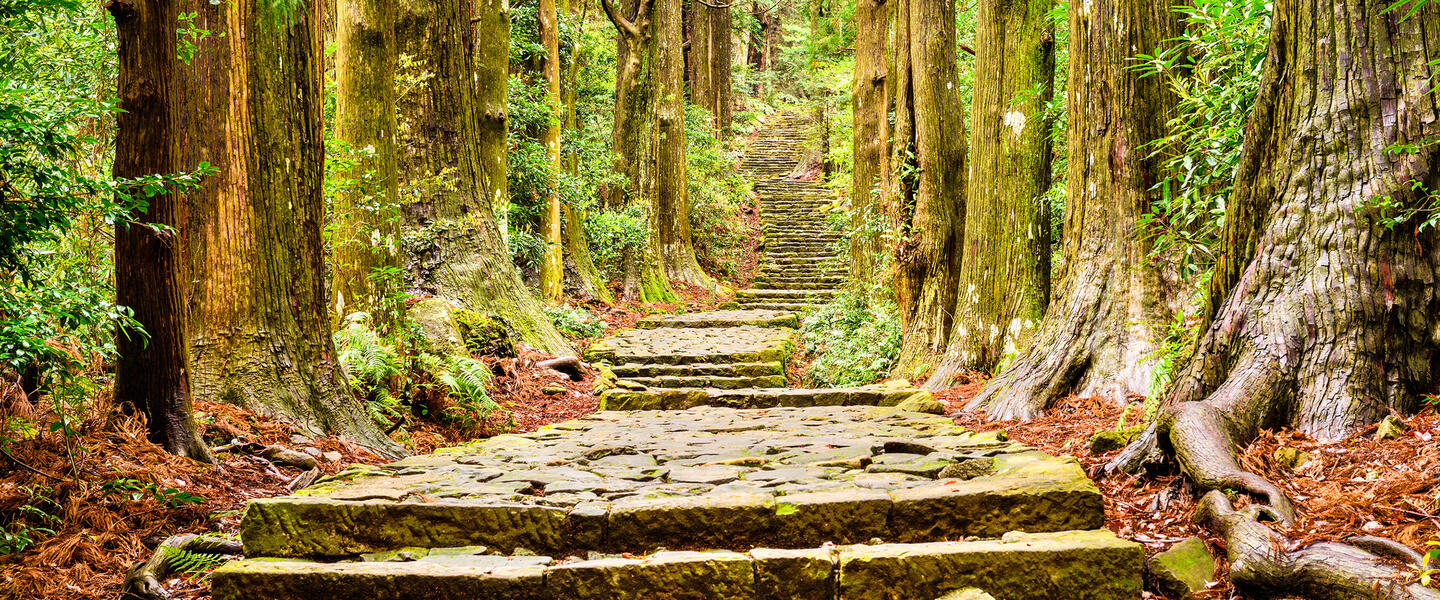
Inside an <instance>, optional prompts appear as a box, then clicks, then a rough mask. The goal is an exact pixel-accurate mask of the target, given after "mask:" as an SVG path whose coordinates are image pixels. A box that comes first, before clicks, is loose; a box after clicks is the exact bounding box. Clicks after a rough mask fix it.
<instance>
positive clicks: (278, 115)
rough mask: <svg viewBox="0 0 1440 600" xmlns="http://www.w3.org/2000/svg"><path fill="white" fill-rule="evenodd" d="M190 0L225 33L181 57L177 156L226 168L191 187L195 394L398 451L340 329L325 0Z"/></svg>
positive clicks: (207, 23) (199, 19)
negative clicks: (331, 236) (328, 220)
mask: <svg viewBox="0 0 1440 600" xmlns="http://www.w3.org/2000/svg"><path fill="white" fill-rule="evenodd" d="M268 7H269V5H268V4H264V3H262V2H259V1H258V0H239V1H236V2H225V3H221V4H212V3H209V2H203V1H199V0H192V1H189V2H187V5H186V6H182V8H181V10H183V11H186V12H195V13H196V14H197V16H196V19H195V26H196V27H198V28H201V29H206V30H209V31H216V32H225V35H224V36H223V37H221V36H212V37H210V38H207V39H206V40H204V41H203V42H202V43H201V44H200V45H199V47H198V48H197V49H196V51H195V54H194V57H193V59H192V63H191V65H190V66H189V67H187V68H185V69H180V70H179V78H180V80H181V83H180V85H182V86H184V87H183V93H184V94H185V98H184V111H185V113H184V115H183V117H181V118H183V119H184V123H185V139H184V140H183V141H182V150H181V152H182V155H181V156H183V158H181V164H185V163H191V164H193V163H198V162H200V161H209V162H210V163H211V164H213V165H214V166H215V167H216V168H218V169H219V172H218V173H216V174H215V175H214V176H212V177H207V178H205V179H204V181H202V182H201V185H200V187H199V189H197V190H196V191H195V192H194V193H191V194H189V195H188V197H187V208H188V215H187V218H186V224H185V227H184V228H183V229H182V232H183V234H184V238H185V246H186V248H187V256H188V259H189V276H190V279H191V281H192V282H193V283H192V286H191V289H190V290H189V297H188V306H189V313H188V315H189V334H190V358H191V383H192V385H193V390H194V393H195V395H196V396H197V397H200V398H208V399H211V400H215V401H221V402H228V403H232V404H237V405H240V406H244V407H247V408H250V409H253V410H257V411H259V412H263V413H267V414H272V415H278V416H281V417H284V418H287V419H290V420H292V421H294V422H295V423H296V424H298V425H299V426H301V427H303V428H305V429H307V430H311V431H315V432H321V433H337V432H338V433H343V434H345V435H347V436H350V437H352V438H354V439H355V441H357V442H360V443H362V444H365V445H368V446H371V447H373V448H375V449H377V450H381V451H383V452H387V453H391V454H395V453H399V452H401V449H400V447H399V446H398V445H397V444H395V443H394V442H393V441H391V440H390V439H389V438H388V437H386V436H385V435H384V433H382V432H381V431H380V430H379V428H378V427H377V426H376V424H375V422H374V421H373V420H371V418H370V416H369V414H368V412H367V411H366V409H365V407H364V405H363V404H362V403H361V401H360V400H359V399H357V398H356V397H355V396H354V395H353V394H352V393H351V392H350V388H349V386H348V384H347V383H346V381H345V378H344V374H343V373H342V372H341V370H340V366H339V364H338V363H337V362H336V358H335V349H334V346H333V344H332V343H331V340H330V321H329V318H328V317H329V305H328V304H327V302H326V296H325V273H324V256H323V253H324V247H323V244H322V240H321V233H320V229H321V227H322V225H323V224H324V223H325V214H324V212H325V205H324V201H323V199H322V196H321V183H322V179H323V176H324V168H323V161H324V149H323V147H322V137H321V129H322V121H321V102H322V98H321V87H320V82H321V64H320V57H321V56H323V52H322V50H321V39H320V37H321V31H320V18H321V17H320V14H321V10H322V6H321V3H319V2H314V3H310V4H309V5H308V6H307V7H305V8H303V9H296V11H295V12H294V14H291V15H288V16H281V15H277V14H275V13H273V12H272V11H271V10H270V9H269V8H268Z"/></svg>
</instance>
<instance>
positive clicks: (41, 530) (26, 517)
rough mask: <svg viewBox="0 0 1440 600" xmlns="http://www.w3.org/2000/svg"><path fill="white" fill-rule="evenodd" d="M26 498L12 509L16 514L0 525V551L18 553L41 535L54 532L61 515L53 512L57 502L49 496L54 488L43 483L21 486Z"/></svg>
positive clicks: (56, 508)
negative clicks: (2, 526) (0, 526)
mask: <svg viewBox="0 0 1440 600" xmlns="http://www.w3.org/2000/svg"><path fill="white" fill-rule="evenodd" d="M20 489H21V490H22V491H24V492H25V494H26V496H28V498H27V499H26V501H25V504H22V505H20V507H19V508H17V509H15V512H16V518H15V519H14V520H12V521H11V522H10V523H9V524H7V525H6V526H5V528H4V529H0V555H5V554H19V553H21V552H24V551H25V550H26V549H28V548H30V547H31V546H33V545H35V542H37V541H39V540H40V539H41V538H42V537H43V536H51V535H55V529H56V528H58V527H59V526H60V525H61V523H62V521H63V520H62V519H61V518H60V517H59V516H56V515H55V514H54V513H58V512H60V510H61V506H60V505H59V504H58V503H57V502H55V500H54V499H52V498H51V497H50V496H51V495H52V494H54V493H55V490H54V489H52V488H48V487H45V486H21V487H20Z"/></svg>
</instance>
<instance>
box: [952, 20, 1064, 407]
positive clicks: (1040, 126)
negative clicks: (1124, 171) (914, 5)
mask: <svg viewBox="0 0 1440 600" xmlns="http://www.w3.org/2000/svg"><path fill="white" fill-rule="evenodd" d="M1054 4H1055V3H1054V0H1029V1H1027V2H1010V1H1008V0H1003V1H1002V0H982V1H981V2H980V7H979V11H980V15H979V23H980V26H979V30H978V31H977V33H976V36H975V88H974V89H975V95H974V105H973V107H972V110H971V115H972V117H971V119H970V127H971V128H970V173H971V177H970V186H969V189H968V192H967V194H966V196H965V240H964V243H963V244H962V247H963V248H964V249H965V254H964V257H963V258H962V260H961V266H960V287H959V291H958V304H957V308H956V311H955V326H954V328H953V329H952V330H951V332H950V348H949V349H948V350H947V351H946V353H945V359H944V360H943V361H942V362H941V363H940V366H939V367H938V368H937V369H936V371H935V374H934V375H933V376H932V377H931V378H930V381H929V382H928V383H927V385H929V386H931V387H933V388H944V387H949V386H950V384H951V383H952V382H953V380H954V379H955V376H956V375H958V374H960V373H961V372H963V371H967V370H986V371H988V370H990V369H992V368H994V367H995V365H996V364H997V363H999V362H1000V361H1001V360H1002V359H1003V358H1004V357H1006V356H1013V355H1014V354H1015V353H1016V352H1017V349H1018V348H1022V347H1024V346H1025V345H1026V344H1027V343H1028V342H1029V340H1030V337H1031V336H1032V335H1033V334H1034V333H1035V330H1036V329H1037V328H1038V327H1039V326H1040V320H1041V319H1042V318H1043V317H1044V316H1045V307H1046V306H1047V305H1049V303H1050V207H1049V205H1048V203H1047V202H1046V201H1045V199H1044V194H1045V191H1046V190H1047V189H1049V188H1050V160H1051V151H1050V122H1049V120H1048V119H1046V118H1045V104H1046V103H1048V102H1049V101H1050V96H1051V93H1052V91H1053V89H1054V83H1055V32H1054V29H1053V27H1052V26H1051V23H1050V15H1049V13H1050V9H1051V8H1052V7H1053V6H1054ZM1037 91H1038V93H1037Z"/></svg>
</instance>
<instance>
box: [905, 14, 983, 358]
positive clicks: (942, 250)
mask: <svg viewBox="0 0 1440 600" xmlns="http://www.w3.org/2000/svg"><path fill="white" fill-rule="evenodd" d="M895 1H897V2H898V4H896V5H895V16H894V19H895V40H894V44H893V48H894V50H895V57H894V65H895V74H896V77H895V88H894V92H893V93H894V94H895V96H894V98H895V132H894V136H893V139H894V148H893V149H892V160H891V164H892V171H891V181H890V182H889V183H888V184H887V193H888V195H889V200H888V201H887V208H888V211H887V212H888V213H889V214H890V215H891V220H892V223H893V228H894V231H895V232H897V233H898V235H899V243H898V244H897V247H896V249H895V253H896V254H895V267H896V273H895V293H896V296H897V300H898V303H899V306H900V319H901V323H902V335H903V336H904V344H903V345H902V348H901V355H900V361H899V367H898V371H900V372H901V373H902V374H909V373H910V372H913V371H919V370H928V367H929V366H930V365H929V364H928V362H929V361H930V360H931V359H932V358H933V357H934V356H935V355H937V354H939V353H941V352H943V351H944V349H945V343H946V341H947V336H948V334H949V332H950V325H951V321H952V319H951V316H952V315H953V314H954V310H955V292H956V286H957V285H958V280H959V275H960V250H961V248H960V243H961V236H960V234H961V230H962V227H963V220H964V214H965V178H966V175H965V173H966V168H967V167H966V162H965V160H966V157H965V153H966V149H965V145H966V144H965V137H966V136H965V121H964V116H963V114H962V113H961V110H962V108H961V105H960V91H959V89H958V88H957V87H956V85H957V73H956V71H957V69H958V65H957V63H956V58H955V51H956V50H955V5H954V3H953V1H952V0H895Z"/></svg>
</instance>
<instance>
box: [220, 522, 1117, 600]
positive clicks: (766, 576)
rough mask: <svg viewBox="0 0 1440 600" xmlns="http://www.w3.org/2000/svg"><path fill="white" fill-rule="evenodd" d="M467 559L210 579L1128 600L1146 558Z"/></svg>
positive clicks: (1083, 535) (266, 569)
mask: <svg viewBox="0 0 1440 600" xmlns="http://www.w3.org/2000/svg"><path fill="white" fill-rule="evenodd" d="M484 551H485V550H484V549H477V548H461V549H446V550H444V551H430V552H429V553H428V554H426V553H424V552H423V551H422V552H419V553H415V554H413V555H409V556H406V557H405V558H404V559H393V558H392V559H388V560H386V561H383V562H375V561H371V562H364V561H347V562H332V563H323V562H309V561H302V560H286V559H249V560H244V561H237V562H232V563H229V564H227V565H225V566H223V567H221V568H220V569H219V570H217V571H215V573H214V575H212V576H211V585H212V593H213V594H214V598H215V599H216V600H311V599H313V598H327V599H331V600H373V599H385V600H389V599H399V598H427V599H436V600H460V599H466V600H482V599H491V598H494V599H521V600H577V599H589V598H596V599H601V598H603V599H637V600H639V599H645V600H649V599H676V600H679V599H687V600H688V599H694V600H716V599H726V600H750V599H753V600H761V599H764V600H778V599H785V600H812V599H813V600H820V599H825V600H835V599H838V600H871V599H874V600H882V599H883V600H892V599H897V598H905V599H917V600H932V599H936V598H940V597H942V596H945V595H946V594H949V593H952V592H956V591H959V590H966V589H978V590H983V591H985V592H988V593H989V594H991V595H992V596H994V597H995V598H999V599H1001V600H1053V599H1059V598H1064V599H1066V600H1133V599H1138V598H1140V594H1141V561H1142V560H1143V559H1144V550H1143V549H1142V548H1141V547H1140V546H1139V545H1137V544H1134V543H1132V542H1127V541H1124V540H1120V539H1118V538H1116V537H1115V536H1114V535H1113V534H1111V533H1110V532H1109V531H1105V530H1096V531H1067V532H1059V533H1042V534H1011V535H1008V536H1006V538H1005V539H1004V540H1003V541H1002V540H989V541H972V542H934V543H924V544H878V545H855V546H837V547H830V548H813V549H778V550H777V549H755V550H751V551H749V552H745V553H739V552H728V551H709V552H684V551H679V552H670V551H666V552H656V553H654V554H651V555H649V556H643V557H635V558H622V557H595V558H594V559H590V560H581V559H578V558H576V559H563V560H552V559H550V558H548V557H536V556H527V557H506V556H494V555H487V554H483V552H484Z"/></svg>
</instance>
